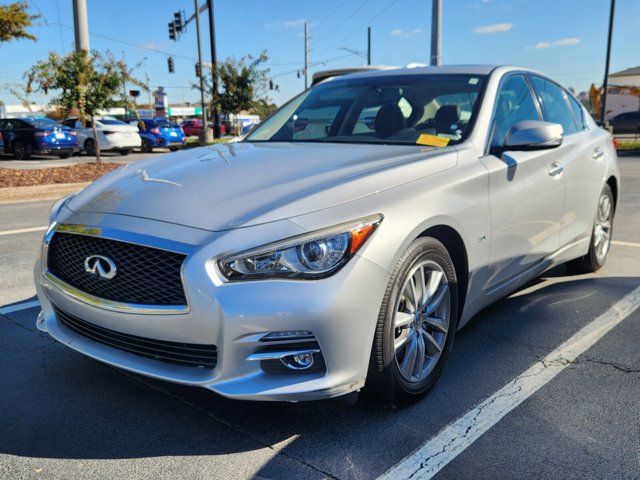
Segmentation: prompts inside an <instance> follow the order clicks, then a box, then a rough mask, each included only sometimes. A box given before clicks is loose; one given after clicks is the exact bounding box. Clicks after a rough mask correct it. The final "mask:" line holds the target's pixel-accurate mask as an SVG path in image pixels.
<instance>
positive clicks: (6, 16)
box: [0, 2, 39, 43]
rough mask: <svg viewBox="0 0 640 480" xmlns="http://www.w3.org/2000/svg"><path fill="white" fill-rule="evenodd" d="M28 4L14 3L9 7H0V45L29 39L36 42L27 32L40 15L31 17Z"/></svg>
mask: <svg viewBox="0 0 640 480" xmlns="http://www.w3.org/2000/svg"><path fill="white" fill-rule="evenodd" d="M28 8H29V5H28V3H27V2H14V3H10V4H8V5H0V43H2V42H10V41H11V40H14V39H16V40H19V39H22V38H27V39H29V40H35V39H36V37H34V36H33V35H32V34H30V33H29V32H28V31H27V28H29V27H30V26H31V22H32V21H33V20H35V19H36V18H38V17H39V15H31V14H29V12H28Z"/></svg>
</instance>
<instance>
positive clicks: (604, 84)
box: [600, 0, 616, 125]
mask: <svg viewBox="0 0 640 480" xmlns="http://www.w3.org/2000/svg"><path fill="white" fill-rule="evenodd" d="M615 8H616V0H611V10H610V11H609V36H608V38H607V60H606V62H605V65H604V82H602V108H601V109H600V123H602V124H603V125H604V116H605V114H606V112H607V89H608V88H609V60H610V59H611V37H612V36H613V13H614V11H615Z"/></svg>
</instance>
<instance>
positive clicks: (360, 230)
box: [218, 215, 382, 280]
mask: <svg viewBox="0 0 640 480" xmlns="http://www.w3.org/2000/svg"><path fill="white" fill-rule="evenodd" d="M381 221H382V215H373V216H370V217H366V218H363V219H360V220H355V221H353V222H348V223H342V224H340V225H336V226H335V227H331V228H326V229H323V230H317V231H315V232H310V233H305V234H303V235H298V236H296V237H291V238H288V239H285V240H282V241H279V242H274V243H270V244H268V245H264V246H262V247H258V248H254V249H251V250H246V251H244V252H240V253H237V254H235V255H232V256H229V257H226V258H222V259H220V260H219V261H218V267H219V268H220V271H221V272H222V274H223V275H224V276H225V277H226V278H227V279H229V280H254V279H261V278H301V279H314V278H323V277H327V276H329V275H331V274H333V273H335V272H336V271H338V270H339V269H340V268H341V267H342V266H343V265H344V264H345V263H347V262H348V261H349V259H350V258H351V257H353V255H355V253H356V252H357V251H358V250H359V249H360V247H361V246H362V245H363V244H364V243H365V242H366V241H367V239H368V238H369V236H370V235H371V234H372V233H373V232H374V230H375V229H376V227H377V226H378V225H379V224H380V222H381Z"/></svg>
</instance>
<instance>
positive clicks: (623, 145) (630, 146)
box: [618, 140, 640, 150]
mask: <svg viewBox="0 0 640 480" xmlns="http://www.w3.org/2000/svg"><path fill="white" fill-rule="evenodd" d="M618 150H640V141H629V140H627V141H620V140H618Z"/></svg>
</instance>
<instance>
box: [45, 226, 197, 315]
mask: <svg viewBox="0 0 640 480" xmlns="http://www.w3.org/2000/svg"><path fill="white" fill-rule="evenodd" d="M56 232H64V233H70V234H77V235H85V236H94V237H99V238H104V239H108V240H115V241H121V242H126V243H132V244H135V245H140V246H143V247H149V248H155V249H158V250H166V251H169V252H174V253H180V254H183V255H185V257H186V258H185V260H184V261H183V263H182V267H181V269H180V278H181V281H182V286H183V288H184V287H185V285H186V283H185V281H184V280H185V277H184V266H185V264H186V262H187V261H188V259H189V255H191V254H192V253H193V252H195V250H196V249H197V247H198V246H197V245H192V244H188V243H182V242H176V241H172V240H167V239H163V238H159V237H154V236H151V235H143V234H137V233H133V232H129V231H125V230H118V229H114V228H104V227H96V226H91V225H79V224H77V225H76V224H59V223H56V222H53V223H52V225H51V226H50V227H49V230H48V231H47V232H46V234H45V237H44V241H43V245H42V255H41V267H42V275H43V277H44V278H45V279H46V280H48V285H49V286H50V287H51V288H55V289H56V290H57V291H59V292H60V293H62V294H64V295H65V296H68V297H70V298H73V299H74V300H78V301H80V302H83V303H85V304H87V305H90V306H92V307H96V308H101V309H103V310H108V311H114V312H121V313H129V314H141V315H183V314H186V313H189V312H190V311H191V306H190V302H189V292H188V291H187V289H186V288H184V296H185V304H184V305H147V304H139V303H127V302H117V301H113V300H107V299H104V298H100V297H97V296H95V295H91V294H89V293H87V292H84V291H82V290H80V289H78V288H75V287H73V286H72V285H69V284H68V283H66V282H64V281H63V280H61V279H60V278H58V277H56V276H55V275H54V274H53V273H51V272H50V271H49V270H48V268H47V265H48V260H49V259H48V253H49V244H50V242H51V239H52V238H53V236H54V234H55V233H56ZM47 296H50V295H49V294H47Z"/></svg>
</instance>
